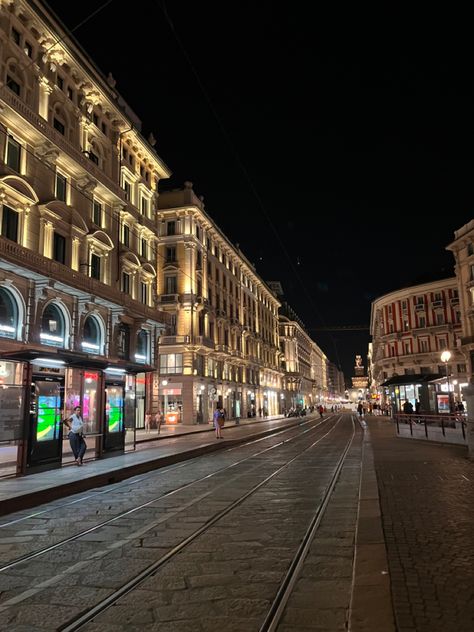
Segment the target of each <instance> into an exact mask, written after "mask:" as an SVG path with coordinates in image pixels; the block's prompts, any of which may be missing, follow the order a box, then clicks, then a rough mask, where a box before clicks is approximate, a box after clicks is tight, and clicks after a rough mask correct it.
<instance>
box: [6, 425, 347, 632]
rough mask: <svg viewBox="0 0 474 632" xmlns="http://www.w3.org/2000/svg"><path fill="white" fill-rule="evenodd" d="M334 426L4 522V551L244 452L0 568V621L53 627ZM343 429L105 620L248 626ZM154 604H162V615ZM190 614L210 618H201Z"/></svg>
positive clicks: (62, 532)
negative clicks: (126, 511) (104, 523)
mask: <svg viewBox="0 0 474 632" xmlns="http://www.w3.org/2000/svg"><path fill="white" fill-rule="evenodd" d="M346 421H347V419H346ZM332 423H333V421H330V422H328V424H327V425H326V424H325V427H324V426H322V427H321V428H319V429H318V430H317V431H310V432H307V433H306V434H304V435H301V436H300V437H298V438H296V439H295V440H294V441H291V442H287V443H283V444H282V445H279V446H277V444H278V443H279V442H280V443H281V441H282V439H283V438H287V436H286V434H285V437H282V436H281V435H280V436H279V437H278V438H276V437H273V438H272V437H270V438H268V439H264V440H262V441H260V442H259V443H258V444H257V445H258V446H259V447H258V450H259V451H260V450H263V449H264V448H265V447H266V446H268V447H272V446H275V447H274V449H273V448H272V449H271V450H269V451H267V452H265V453H263V454H261V455H259V456H253V457H252V454H253V453H255V452H256V451H257V450H256V446H255V445H249V446H240V447H239V448H238V449H235V450H232V451H226V452H222V453H218V454H214V455H212V456H211V457H206V458H203V459H198V460H196V461H195V462H190V463H188V464H187V466H185V467H180V468H179V469H176V470H171V469H170V470H169V471H168V472H167V473H163V472H161V473H160V472H155V473H153V474H154V476H152V475H150V476H147V477H145V478H144V479H142V480H141V481H140V485H139V486H135V487H134V486H133V485H131V484H130V481H127V484H126V485H123V484H122V485H120V486H114V487H115V493H114V490H113V489H110V494H104V495H102V496H101V498H90V499H88V501H87V504H86V503H84V504H81V503H78V504H76V505H72V506H67V507H61V508H59V509H58V511H57V512H56V511H55V512H53V514H54V515H53V514H52V515H48V514H42V515H41V516H39V517H37V518H32V519H29V520H27V521H21V522H19V523H14V525H10V526H9V527H8V528H6V529H7V530H6V531H5V533H2V535H3V536H4V537H3V540H0V548H2V549H3V554H4V558H3V559H4V560H8V559H12V557H16V555H18V554H24V553H25V552H28V551H29V550H32V549H35V548H41V547H42V546H45V544H48V543H51V542H55V541H57V540H58V539H61V538H63V537H69V535H70V534H71V533H76V532H77V531H78V530H82V529H84V528H86V527H88V526H93V525H94V524H97V522H101V521H102V520H104V519H105V518H108V517H110V516H114V515H116V513H117V511H119V510H121V509H124V508H129V507H130V506H133V505H136V504H138V503H139V502H147V499H148V500H150V499H152V498H153V497H156V496H159V495H160V493H162V492H163V491H166V490H167V489H168V490H169V489H173V488H174V487H176V486H177V485H176V483H177V481H179V482H180V484H183V483H186V482H189V481H190V480H194V479H196V478H199V477H200V476H205V475H206V473H209V472H210V471H211V470H212V471H215V470H216V469H217V468H216V463H217V464H220V466H221V467H223V466H225V465H230V464H232V460H233V461H234V462H235V461H237V460H239V459H241V458H243V456H247V457H251V458H249V459H248V460H247V461H245V462H244V463H240V464H236V465H235V466H233V467H232V468H231V469H230V470H224V471H221V472H219V473H218V474H216V475H215V476H212V477H211V478H207V479H204V480H202V481H199V482H198V483H196V484H195V485H193V486H191V487H188V488H186V489H184V490H181V491H180V492H178V493H176V494H173V495H170V496H168V497H166V498H162V499H159V500H157V501H155V502H152V503H151V504H149V505H148V506H147V507H144V508H142V509H140V511H137V512H133V513H130V514H128V515H127V516H124V517H121V518H120V519H119V520H117V521H116V522H113V523H111V524H109V525H107V526H105V527H103V528H101V529H100V530H99V531H94V532H93V533H90V534H89V535H85V536H83V537H81V538H80V539H79V540H75V541H74V542H72V543H70V544H69V545H68V546H66V547H63V548H61V549H57V550H54V551H50V552H49V553H46V554H45V555H42V556H41V557H40V558H37V559H36V560H31V561H29V562H28V563H24V564H21V565H19V566H15V567H13V568H11V569H6V570H5V571H4V572H2V573H0V619H1V620H2V621H4V622H5V623H4V624H3V623H2V625H6V626H7V627H6V629H8V630H9V631H10V630H31V631H32V632H34V631H35V630H54V629H57V627H58V626H59V625H60V624H61V622H65V621H67V620H68V619H69V618H71V617H73V616H75V615H77V614H78V613H79V612H81V611H83V610H84V609H87V608H90V607H92V605H93V604H94V603H96V602H97V601H98V600H100V599H102V598H104V597H105V596H107V595H108V594H110V592H112V591H113V590H115V589H116V588H118V587H119V586H121V585H122V584H123V583H124V582H125V581H127V579H129V578H130V577H133V576H134V575H136V574H137V573H139V572H140V571H141V570H142V569H143V568H145V567H146V566H148V565H149V564H150V563H151V562H153V561H154V560H155V559H159V558H160V557H161V556H162V555H163V554H164V553H166V552H167V551H169V550H170V549H171V548H172V547H174V546H176V544H177V543H179V542H180V541H181V540H182V539H183V538H185V537H187V536H188V535H189V534H190V533H192V532H193V531H194V530H195V529H196V528H198V527H199V526H201V525H203V524H205V523H206V522H207V521H208V520H209V517H210V516H212V515H215V514H216V513H218V512H219V511H221V510H222V509H223V508H225V507H227V506H228V505H229V504H230V503H232V502H233V501H234V500H236V499H237V498H239V497H240V496H241V495H242V494H243V493H245V492H246V491H247V490H248V489H249V488H250V487H252V486H253V485H255V484H256V483H257V482H259V481H261V480H263V479H264V478H265V477H266V476H268V474H269V473H271V472H272V471H274V470H275V467H278V466H281V465H283V464H284V463H285V462H287V461H288V460H289V459H290V458H292V457H293V456H297V455H299V453H300V452H301V450H302V449H303V448H304V447H308V446H309V445H310V444H311V443H312V441H314V440H315V438H316V437H321V436H322V435H323V434H324V433H325V432H327V431H328V429H329V427H330V426H331V424H332ZM308 428H309V427H308ZM348 428H349V424H348V423H345V422H343V423H341V424H340V425H339V426H338V427H337V428H336V429H335V430H334V431H333V432H332V433H331V436H330V437H328V438H326V439H323V440H322V442H321V443H320V444H318V445H317V446H315V447H314V448H311V450H308V452H306V453H304V455H301V456H298V459H297V461H295V462H294V464H292V465H291V466H289V467H288V468H286V469H285V470H283V471H282V472H281V473H280V474H279V475H278V476H277V477H275V478H274V479H272V480H271V481H270V483H269V484H266V485H265V486H264V487H262V488H261V490H259V491H258V492H257V494H255V495H254V496H252V497H250V498H249V499H248V501H245V503H243V504H242V505H241V506H239V507H238V508H237V509H238V510H239V512H238V513H235V511H236V510H234V511H233V512H231V514H229V515H228V516H227V517H226V519H225V520H223V521H222V522H219V523H218V524H216V525H215V527H213V528H212V531H211V532H207V533H205V534H203V536H202V537H200V538H199V539H198V540H196V541H195V542H194V543H193V544H192V545H191V546H189V547H188V548H187V549H185V550H184V551H183V552H182V554H180V555H179V556H178V557H177V558H176V560H174V566H166V567H164V568H163V569H162V571H161V572H159V573H158V574H157V575H156V578H152V579H150V580H149V581H152V580H154V581H155V582H157V583H156V584H155V585H154V586H153V590H152V593H153V595H151V594H150V591H147V589H146V587H145V585H143V586H142V587H141V588H140V590H139V591H134V593H133V594H135V592H136V593H137V596H136V601H135V602H134V603H135V606H132V605H131V602H127V601H126V600H127V597H126V598H124V600H122V601H121V602H120V605H117V606H116V607H114V608H111V609H110V610H109V611H107V612H106V613H104V615H103V616H104V617H106V618H107V617H112V619H106V621H107V626H108V625H109V623H110V625H112V626H113V628H114V629H115V628H116V629H120V630H122V629H124V630H125V629H126V630H133V629H140V630H142V629H147V628H148V627H149V626H152V627H150V628H149V629H156V628H155V627H153V626H155V625H156V623H157V621H159V622H160V626H159V629H160V630H166V629H176V630H186V629H194V630H199V629H217V627H219V626H218V623H219V620H220V624H219V625H220V629H225V630H232V629H246V630H249V629H254V624H255V622H258V621H260V619H261V616H262V612H264V610H265V609H266V608H267V607H268V602H269V600H270V599H271V598H272V595H273V594H274V592H275V590H276V588H277V587H278V583H279V581H280V580H281V577H282V574H283V572H284V568H285V565H286V566H287V564H288V560H289V559H291V556H292V554H293V553H294V550H295V546H296V545H297V543H298V541H299V539H300V538H301V534H302V532H304V530H305V528H306V526H307V523H308V520H309V517H310V515H311V512H313V511H314V508H315V504H317V502H318V498H319V497H320V495H321V493H322V492H323V490H324V488H325V485H326V482H327V477H328V476H329V475H330V471H331V463H334V461H335V459H336V456H337V454H338V453H339V451H340V446H341V442H342V441H344V437H346V438H347V436H348ZM292 432H294V433H296V432H298V429H294V430H292ZM299 432H301V429H300V430H299ZM290 434H291V433H290ZM210 464H212V465H210ZM191 472H192V474H191ZM170 473H171V475H170ZM160 474H161V477H160ZM163 474H165V475H164V476H163ZM193 477H194V479H193ZM138 490H139V492H138ZM157 492H159V493H157ZM107 503H109V504H107ZM236 516H237V518H236ZM9 518H10V520H11V519H12V516H9ZM18 518H19V519H21V518H23V516H21V515H20V516H18ZM341 529H342V530H343V527H341ZM2 531H3V529H2ZM326 551H328V549H326ZM181 565H182V566H181ZM71 595H74V599H71ZM219 596H222V600H221V599H218V597H219ZM131 598H132V595H130V596H129V599H131ZM123 602H124V603H123ZM158 606H160V607H159V608H158ZM153 608H158V612H159V615H158V619H157V618H156V617H157V615H156V612H155V610H153ZM197 618H198V619H199V620H201V619H202V620H204V621H205V622H207V623H204V624H201V623H200V624H199V625H202V626H203V627H196V619H197ZM117 626H118V627H117ZM122 626H125V627H122ZM169 626H171V627H169ZM173 626H174V627H173ZM186 626H188V627H186ZM189 626H191V627H189ZM100 629H101V630H106V629H107V627H106V626H105V625H104V626H103V627H100ZM257 629H258V628H257ZM336 629H337V628H336Z"/></svg>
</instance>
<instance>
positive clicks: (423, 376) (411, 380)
mask: <svg viewBox="0 0 474 632" xmlns="http://www.w3.org/2000/svg"><path fill="white" fill-rule="evenodd" d="M442 378H445V379H446V376H445V375H441V374H440V373H416V374H415V375H394V376H393V377H390V378H389V379H388V380H386V381H385V382H383V384H381V385H380V386H402V385H403V384H426V383H427V382H434V381H435V380H440V379H442Z"/></svg>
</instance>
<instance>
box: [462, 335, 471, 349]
mask: <svg viewBox="0 0 474 632" xmlns="http://www.w3.org/2000/svg"><path fill="white" fill-rule="evenodd" d="M460 340H461V347H464V345H472V344H474V336H464V337H461V338H460Z"/></svg>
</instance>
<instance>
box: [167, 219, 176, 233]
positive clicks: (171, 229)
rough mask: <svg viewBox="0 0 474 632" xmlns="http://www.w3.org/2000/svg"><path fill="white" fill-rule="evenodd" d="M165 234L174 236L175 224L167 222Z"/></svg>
mask: <svg viewBox="0 0 474 632" xmlns="http://www.w3.org/2000/svg"><path fill="white" fill-rule="evenodd" d="M166 234H167V235H176V222H167V223H166Z"/></svg>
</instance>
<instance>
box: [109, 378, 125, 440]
mask: <svg viewBox="0 0 474 632" xmlns="http://www.w3.org/2000/svg"><path fill="white" fill-rule="evenodd" d="M105 415H106V419H107V430H108V432H111V433H113V432H122V430H123V397H122V389H118V388H108V389H107V404H106V407H105Z"/></svg>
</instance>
